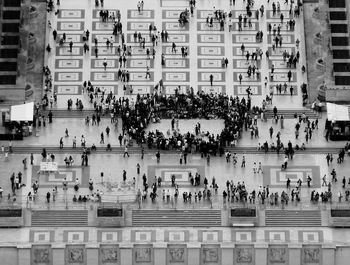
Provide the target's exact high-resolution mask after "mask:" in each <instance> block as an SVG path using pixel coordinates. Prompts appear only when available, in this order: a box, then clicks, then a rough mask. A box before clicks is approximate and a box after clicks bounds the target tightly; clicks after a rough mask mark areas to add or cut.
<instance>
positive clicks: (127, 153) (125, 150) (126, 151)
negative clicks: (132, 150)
mask: <svg viewBox="0 0 350 265" xmlns="http://www.w3.org/2000/svg"><path fill="white" fill-rule="evenodd" d="M125 155H127V156H128V157H129V152H128V146H127V145H125V148H124V155H123V157H125Z"/></svg>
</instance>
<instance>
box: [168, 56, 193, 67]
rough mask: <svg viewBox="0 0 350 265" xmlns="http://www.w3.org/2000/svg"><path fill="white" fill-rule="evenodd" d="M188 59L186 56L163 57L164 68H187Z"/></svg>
mask: <svg viewBox="0 0 350 265" xmlns="http://www.w3.org/2000/svg"><path fill="white" fill-rule="evenodd" d="M189 62H190V60H189V59H188V58H181V59H165V66H164V68H183V69H184V68H189Z"/></svg>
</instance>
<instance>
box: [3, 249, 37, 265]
mask: <svg viewBox="0 0 350 265" xmlns="http://www.w3.org/2000/svg"><path fill="white" fill-rule="evenodd" d="M17 249H18V264H19V265H31V264H30V250H31V244H23V245H18V246H17ZM0 263H1V262H0Z"/></svg>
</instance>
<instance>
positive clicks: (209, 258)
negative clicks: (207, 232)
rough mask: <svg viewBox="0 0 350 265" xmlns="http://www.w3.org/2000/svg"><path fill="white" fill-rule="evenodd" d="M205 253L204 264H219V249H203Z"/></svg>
mask: <svg viewBox="0 0 350 265" xmlns="http://www.w3.org/2000/svg"><path fill="white" fill-rule="evenodd" d="M202 253H203V262H204V263H210V262H213V263H215V262H218V261H219V249H218V248H207V247H203V248H202Z"/></svg>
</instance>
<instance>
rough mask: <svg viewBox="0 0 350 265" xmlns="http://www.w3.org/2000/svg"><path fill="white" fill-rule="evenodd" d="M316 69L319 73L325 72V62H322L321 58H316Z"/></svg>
mask: <svg viewBox="0 0 350 265" xmlns="http://www.w3.org/2000/svg"><path fill="white" fill-rule="evenodd" d="M316 69H318V70H320V71H325V70H326V64H325V61H324V60H323V58H318V59H317V60H316Z"/></svg>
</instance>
